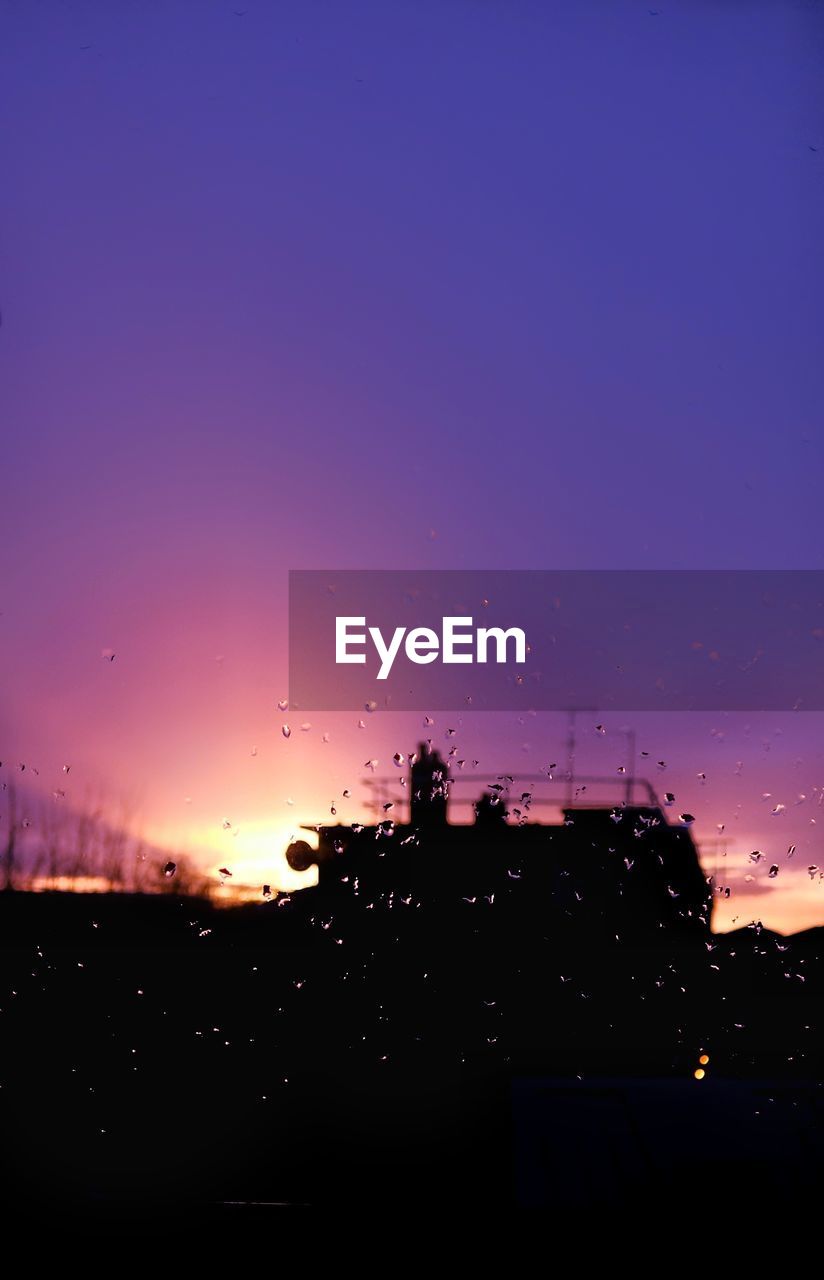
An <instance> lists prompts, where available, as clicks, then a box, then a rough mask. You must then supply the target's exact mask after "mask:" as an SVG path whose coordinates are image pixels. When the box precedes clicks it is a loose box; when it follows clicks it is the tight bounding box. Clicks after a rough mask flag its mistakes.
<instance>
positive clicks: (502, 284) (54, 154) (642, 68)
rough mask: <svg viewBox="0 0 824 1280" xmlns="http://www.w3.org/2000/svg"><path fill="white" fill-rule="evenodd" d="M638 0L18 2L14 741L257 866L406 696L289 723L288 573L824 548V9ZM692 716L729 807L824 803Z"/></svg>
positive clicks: (9, 287) (164, 835)
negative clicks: (225, 825) (342, 717)
mask: <svg viewBox="0 0 824 1280" xmlns="http://www.w3.org/2000/svg"><path fill="white" fill-rule="evenodd" d="M650 7H652V8H656V7H658V6H657V5H653V6H648V4H646V3H637V4H634V3H628V2H626V0H611V2H610V3H606V0H604V2H603V3H586V0H574V2H573V0H569V2H568V3H563V2H561V3H550V4H543V3H541V4H539V3H526V2H524V3H518V2H516V0H510V2H509V3H506V4H504V3H492V2H489V0H488V2H486V3H483V2H480V0H477V2H475V3H469V2H463V3H459V2H457V0H439V2H438V3H435V2H434V0H432V2H431V3H411V2H407V3H400V2H395V0H382V2H381V3H377V2H376V3H371V4H370V3H358V2H354V0H350V2H341V3H334V4H333V3H325V4H324V3H311V2H310V0H301V2H300V3H298V2H294V3H276V4H262V3H255V0H240V2H238V0H229V2H228V3H225V4H218V3H203V4H200V3H198V4H196V3H194V0H190V2H189V3H166V4H163V5H155V4H149V3H147V2H146V0H141V2H137V0H134V2H133V3H123V4H118V5H111V4H106V3H102V2H99V3H87V4H82V3H73V4H71V5H65V4H60V3H57V2H56V0H44V2H43V3H40V4H38V5H36V6H33V5H24V4H11V3H9V2H8V0H5V2H4V3H3V4H2V6H0V152H1V153H2V172H3V175H4V180H5V181H4V193H5V195H4V199H3V201H2V203H1V204H0V243H1V244H2V272H1V273H0V309H2V320H3V324H2V329H0V396H2V402H1V403H0V411H1V412H2V423H3V445H2V455H0V456H2V463H3V475H4V481H5V482H4V485H3V503H2V512H1V514H0V521H1V522H2V539H0V575H1V577H2V582H3V590H2V596H3V599H2V604H0V608H2V618H0V646H1V647H0V656H2V662H3V668H4V671H5V673H6V676H7V679H6V680H5V681H4V694H3V698H2V703H0V716H1V717H2V719H0V736H1V737H2V741H3V742H4V743H5V744H6V745H4V746H3V747H2V750H0V756H3V758H5V756H6V755H8V757H9V758H11V759H17V758H19V759H21V760H25V759H31V760H39V761H41V776H42V777H43V778H44V779H46V778H47V776H48V777H49V778H50V777H51V774H52V773H54V772H55V771H56V770H59V768H60V767H61V764H62V762H63V759H64V757H65V758H70V759H71V760H72V761H73V762H75V765H76V773H75V776H76V777H78V779H79V780H78V783H77V786H78V787H79V786H80V785H81V782H83V784H84V785H87V786H89V787H98V786H99V787H105V788H106V790H107V792H108V793H110V794H121V793H123V792H125V791H129V793H130V794H134V795H135V796H137V797H139V800H140V804H141V805H142V808H143V821H144V825H145V827H146V829H147V830H148V831H149V832H150V834H151V835H152V836H153V837H155V838H157V839H159V840H166V841H168V842H171V843H173V844H175V845H179V844H188V845H189V846H190V847H195V848H198V849H202V850H204V851H205V852H204V857H205V858H206V862H207V863H208V864H209V865H211V863H210V861H209V860H210V857H211V855H212V854H213V858H212V861H215V860H217V861H219V860H221V859H223V858H225V857H226V856H227V855H226V851H225V849H224V846H223V845H222V844H221V840H222V833H221V822H220V820H221V818H222V817H223V816H224V813H226V812H228V811H230V810H231V812H232V813H233V814H236V815H238V816H239V821H240V824H241V827H242V828H244V824H245V830H247V831H249V832H253V833H254V839H251V837H250V841H249V844H248V846H247V847H246V848H245V852H244V853H243V855H242V856H243V858H245V863H244V865H245V866H247V867H249V866H252V865H253V864H254V865H257V863H256V860H257V861H259V863H260V867H261V875H263V869H264V868H267V869H268V867H269V865H270V863H269V862H267V859H270V858H271V857H273V856H274V854H270V852H269V851H270V849H274V850H275V851H276V852H278V853H279V849H280V844H279V841H280V838H281V836H282V833H283V832H284V831H285V829H286V828H287V827H289V826H290V825H292V824H293V823H294V822H296V821H309V820H316V819H319V818H323V817H324V816H326V812H327V805H328V802H329V800H330V799H331V798H332V795H334V794H336V791H335V788H338V789H339V788H340V785H341V781H342V779H343V778H344V777H345V778H346V779H347V782H343V785H347V784H348V785H354V786H355V787H357V785H358V778H359V776H360V773H361V772H362V765H363V761H364V760H365V759H366V758H367V757H368V756H375V755H379V754H380V753H381V751H385V750H388V749H389V747H392V749H393V750H394V749H397V748H401V749H404V750H408V749H409V746H410V745H411V742H412V741H413V740H414V738H415V735H416V734H417V732H418V728H419V719H418V718H415V719H414V721H413V722H409V721H405V722H401V721H400V720H396V721H390V720H389V718H386V720H385V722H384V723H383V724H381V725H378V726H376V725H373V724H370V725H369V727H368V728H367V730H357V729H356V728H355V727H354V726H353V725H351V724H350V723H349V721H346V723H345V724H344V723H338V721H339V717H336V718H334V719H335V723H334V725H331V727H329V732H330V735H331V741H330V743H328V744H320V743H319V742H318V738H319V734H320V732H321V731H323V730H324V729H325V728H326V726H321V725H317V726H314V725H313V729H312V730H311V731H308V732H307V733H306V734H304V735H300V740H299V741H297V740H296V737H293V738H292V739H291V740H290V742H289V743H288V744H286V743H284V742H283V740H279V733H280V719H281V718H282V717H280V714H279V713H278V712H277V710H276V706H275V704H276V701H277V699H278V698H279V697H282V696H284V690H285V683H284V682H285V636H286V622H285V617H284V612H283V611H284V604H285V591H286V571H287V569H288V568H290V567H315V566H326V565H336V566H340V567H354V568H366V567H383V568H392V567H412V568H427V567H431V568H437V567H477V568H486V567H489V568H550V567H569V568H577V567H605V568H606V567H610V568H611V567H615V568H623V567H626V568H664V569H666V568H677V567H696V568H703V567H763V568H770V567H786V568H804V567H810V568H820V567H824V566H822V554H821V545H822V537H821V517H820V510H821V487H822V475H824V466H822V463H823V462H824V458H822V431H821V409H822V404H823V403H824V394H822V390H823V388H822V384H823V383H824V362H822V360H821V358H820V346H821V344H820V337H821V332H822V319H824V270H823V269H822V256H823V255H824V242H823V241H822V237H821V227H822V226H824V112H822V107H824V102H823V101H822V98H824V94H823V93H822V89H821V83H822V81H821V71H822V62H824V14H822V12H821V9H820V7H818V6H814V5H809V4H806V3H801V2H799V3H795V2H790V0H788V2H787V3H783V4H782V3H778V2H777V0H776V2H774V3H763V4H758V3H753V4H748V3H745V2H742V3H739V4H736V5H727V4H721V3H703V4H702V3H689V4H687V3H678V4H675V3H667V2H665V0H662V3H661V6H660V11H659V12H658V13H657V15H656V16H653V15H651V14H650V11H649V10H650ZM236 9H237V10H241V9H243V10H245V12H244V14H243V16H242V17H240V16H237V14H236V13H235V12H234V10H236ZM107 646H111V647H113V648H114V649H115V650H116V651H117V654H118V658H117V661H116V663H114V664H105V663H103V662H101V659H100V652H101V650H102V649H103V648H105V647H107ZM218 658H221V659H222V661H217V659H218ZM350 719H351V717H350ZM682 721H683V718H682V720H679V721H676V720H675V719H670V720H669V721H668V722H667V724H657V725H655V726H654V737H655V741H654V744H653V745H652V749H653V750H654V751H656V752H659V751H660V753H661V754H662V755H670V756H673V757H678V758H679V759H681V758H683V762H682V764H681V765H680V766H679V767H680V769H681V774H680V777H681V778H682V780H683V783H682V785H683V787H685V788H686V789H687V792H688V791H689V789H690V788H691V787H692V785H693V780H694V775H695V774H696V773H697V772H698V771H700V770H703V769H704V768H705V764H706V761H705V754H706V753H705V750H704V748H705V745H706V749H707V751H709V750H710V749H711V751H712V752H714V753H715V754H714V755H713V756H712V759H713V767H714V768H716V769H717V777H718V779H719V781H718V790H717V791H716V792H715V796H714V798H713V800H712V804H711V805H709V804H708V808H707V812H706V823H705V825H706V829H707V830H708V831H709V832H710V833H714V826H715V822H716V821H725V820H727V819H729V816H730V813H731V812H732V810H733V809H734V808H735V805H736V804H738V803H741V804H743V805H744V806H745V808H747V809H748V810H749V809H750V808H751V809H752V811H753V815H754V816H753V818H752V820H751V821H750V820H749V819H748V826H747V836H746V839H747V842H749V841H750V840H752V839H756V838H757V839H758V840H760V841H761V842H762V843H764V844H765V846H766V841H767V840H768V839H772V838H773V837H772V835H771V834H770V833H771V830H772V828H770V826H769V822H768V821H767V820H765V819H763V818H761V817H760V816H759V815H760V814H763V812H764V810H763V808H759V806H761V805H762V800H761V796H762V793H763V792H765V791H770V792H771V793H775V794H778V793H780V795H781V797H782V799H783V798H784V797H785V796H786V798H787V803H788V808H789V806H790V804H792V803H793V798H794V797H795V796H796V795H797V793H799V792H801V793H804V794H805V795H807V796H808V798H809V797H814V795H815V794H818V795H819V796H820V791H819V792H818V793H814V788H815V787H819V788H820V786H821V784H822V781H824V760H823V759H822V737H824V734H823V733H822V718H821V717H818V716H812V715H806V716H800V717H799V716H796V717H791V716H786V717H783V718H781V717H775V716H773V717H766V718H762V720H761V721H759V720H758V718H757V717H756V718H755V720H754V721H753V724H752V725H751V726H750V729H749V731H747V729H746V726H745V725H744V723H743V722H741V723H739V722H738V721H736V724H735V726H734V727H732V728H729V726H728V728H729V732H728V733H727V736H726V737H725V738H724V739H723V743H724V744H726V745H723V746H722V745H720V744H721V739H720V738H719V737H718V734H717V733H716V734H714V735H713V733H712V730H713V729H717V728H718V726H717V725H714V724H709V723H704V722H701V723H699V722H698V721H697V720H695V719H693V718H690V724H689V725H686V724H685V723H682ZM777 730H781V732H780V733H777V732H776V731H777ZM466 734H467V736H468V737H470V738H471V739H472V746H473V750H474V754H476V755H478V756H480V757H481V758H482V761H483V764H484V767H485V766H486V764H487V762H488V763H489V767H490V768H491V769H496V768H499V767H500V768H505V767H507V766H511V765H512V759H511V755H510V754H508V753H511V752H512V751H514V750H518V751H520V750H521V748H522V746H523V741H524V740H525V738H524V735H523V734H522V726H519V725H502V724H501V723H500V720H499V718H494V719H493V718H489V719H484V720H483V721H481V720H480V719H479V720H477V721H470V720H468V721H467V728H466ZM562 737H563V726H562V724H561V722H560V719H559V718H558V717H543V718H542V720H541V726H540V733H539V734H538V735H536V734H535V733H533V732H530V735H529V738H530V740H531V741H532V742H533V743H535V742H537V741H538V739H539V738H540V748H539V747H538V746H535V747H534V751H535V753H536V754H538V753H539V754H540V755H541V757H543V755H544V754H547V753H549V754H552V753H553V750H554V748H553V747H552V746H551V745H550V744H558V743H559V742H560V741H561V739H562ZM365 738H369V745H368V746H364V745H363V741H364V739H365ZM398 739H400V741H397V740H398ZM765 742H769V743H771V749H770V752H765V750H764V746H763V744H764V743H765ZM252 745H255V746H258V748H259V753H258V755H257V756H256V757H254V758H252V757H251V754H250V752H251V747H252ZM596 749H597V750H601V749H604V750H606V748H602V747H598V746H597V744H596V746H595V747H593V750H594V751H595V750H596ZM324 750H326V751H327V753H328V754H327V755H324ZM532 750H533V748H530V751H532ZM390 754H391V751H390ZM524 754H526V755H529V760H528V762H527V763H528V767H529V769H530V770H531V769H533V768H535V767H537V764H538V762H537V760H535V759H533V758H532V756H531V755H530V753H524ZM741 759H743V760H744V761H745V768H744V772H743V773H742V774H741V777H739V778H738V781H733V782H731V781H729V780H730V779H731V778H734V777H736V776H737V775H736V761H738V760H741ZM330 761H334V763H329V762H330ZM524 767H525V768H527V764H525V765H524ZM253 768H254V769H257V773H256V774H255V775H254V776H252V772H251V771H252V769H253ZM750 776H751V777H752V779H753V780H752V782H751V783H750V782H749V781H747V779H748V777H750ZM722 778H723V779H724V780H725V781H724V783H723V785H722V782H721V779H722ZM742 778H743V779H744V781H742ZM765 779H766V782H765ZM51 781H53V779H52V780H51ZM51 781H46V782H44V785H45V786H46V787H47V789H48V788H50V787H51ZM709 785H710V784H709V783H708V784H707V786H709ZM736 788H738V790H739V791H741V789H742V788H743V791H742V794H741V795H740V797H739V799H735V796H736V794H737V792H736ZM673 789H675V790H677V789H678V788H675V787H674V788H673ZM327 792H331V794H330V795H327ZM184 797H189V799H190V800H191V804H189V805H186V806H185V809H184V807H183V798H184ZM287 797H288V798H290V799H293V800H294V801H295V803H294V804H293V805H290V806H288V807H287V806H286V798H287ZM698 802H700V797H698ZM808 802H809V803H813V801H812V800H808ZM696 803H697V802H696ZM722 810H723V812H722ZM802 811H803V813H804V814H805V815H807V813H808V810H807V809H804V806H802V807H801V808H800V809H799V810H798V813H799V814H800V813H802ZM699 816H700V815H699ZM785 816H786V815H785ZM730 820H732V819H730ZM783 820H784V819H783V818H782V819H779V821H783ZM821 820H822V822H824V814H822V816H821ZM793 821H794V822H796V824H797V826H798V830H797V831H796V830H795V828H794V829H793V834H794V836H795V837H796V838H797V839H800V840H803V841H805V842H806V843H805V851H804V855H803V856H804V859H805V865H806V863H808V862H809V863H816V862H818V861H822V862H824V857H823V856H820V855H819V856H815V855H816V854H817V850H818V847H819V845H820V838H819V837H818V835H817V832H816V830H815V828H813V827H812V826H811V823H810V819H809V817H808V816H805V817H804V818H803V819H802V818H798V819H793ZM759 823H762V824H763V826H759ZM799 832H800V835H799ZM699 834H700V833H699ZM238 839H239V841H240V838H238ZM784 843H785V842H784V841H783V836H782V837H781V845H782V849H783V844H784ZM237 847H238V848H239V847H240V845H239V843H238V845H237ZM800 849H801V846H799V857H800V856H802V855H801V852H800ZM807 853H809V854H810V856H809V857H807ZM241 860H242V859H241V858H239V861H241ZM249 874H251V872H250V873H249ZM265 878H269V877H268V876H267V877H265ZM776 883H777V882H776ZM793 883H794V886H795V887H794V888H793V890H792V892H794V893H796V894H799V893H801V887H803V889H804V892H805V893H806V894H807V897H806V898H804V902H805V903H806V904H807V906H805V907H804V908H803V909H802V908H798V909H797V908H796V907H793V908H792V910H793V912H794V913H795V914H794V915H793V919H796V920H801V919H803V920H804V921H805V922H810V920H811V919H812V918H814V917H816V914H817V917H818V918H820V919H821V920H824V891H823V890H821V888H820V886H819V885H818V884H814V883H813V882H811V881H809V879H808V877H807V876H806V875H804V876H798V877H796V880H795V881H794V882H793ZM782 892H783V893H784V894H789V893H790V892H791V891H790V889H787V890H781V889H779V888H774V889H772V890H771V895H772V896H771V901H774V902H775V903H776V904H777V905H775V907H774V908H773V910H774V912H775V913H776V914H775V916H774V918H775V919H776V920H778V919H779V916H780V917H781V919H782V920H786V919H788V918H789V916H788V915H787V911H786V910H784V908H783V907H782V906H781V905H780V902H781V901H783V899H781V893H782ZM742 893H743V890H742ZM766 897H767V895H766V894H763V895H760V896H759V898H758V908H757V913H758V914H761V915H762V916H763V917H764V918H765V919H766V918H767V915H765V908H764V907H763V906H762V899H764V898H766ZM819 904H821V906H819ZM742 910H745V908H742ZM755 910H756V908H755V906H752V909H750V905H749V904H748V906H747V908H746V912H747V913H748V914H747V918H749V917H750V916H751V915H752V914H753V911H755ZM782 911H784V915H783V916H782V915H781V912H782ZM767 914H768V913H767Z"/></svg>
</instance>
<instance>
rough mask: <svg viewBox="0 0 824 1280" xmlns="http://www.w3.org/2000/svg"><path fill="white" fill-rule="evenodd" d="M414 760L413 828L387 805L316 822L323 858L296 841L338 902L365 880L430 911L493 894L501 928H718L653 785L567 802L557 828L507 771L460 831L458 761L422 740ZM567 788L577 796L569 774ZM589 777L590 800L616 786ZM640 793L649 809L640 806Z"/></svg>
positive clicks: (692, 853)
mask: <svg viewBox="0 0 824 1280" xmlns="http://www.w3.org/2000/svg"><path fill="white" fill-rule="evenodd" d="M410 765H411V768H410V773H409V811H410V818H409V822H408V823H397V824H396V823H395V822H394V821H393V820H392V817H391V814H392V812H393V810H394V807H395V806H394V805H393V804H392V803H391V802H387V803H386V804H384V805H383V810H384V811H385V815H386V816H385V817H384V818H382V819H381V820H379V821H378V822H376V823H375V824H374V825H370V826H361V825H360V824H352V825H344V824H336V825H332V826H329V825H320V826H317V827H315V828H313V829H314V830H316V831H317V832H318V836H319V847H318V849H317V851H314V850H310V849H309V846H308V845H307V844H306V843H305V842H304V841H298V842H295V843H294V844H293V845H291V846H290V848H289V850H288V851H287V859H288V861H289V863H290V865H291V866H292V867H294V868H295V869H298V870H305V869H306V866H307V865H309V863H310V861H312V862H316V863H317V865H318V873H319V888H320V889H321V890H323V891H325V893H326V894H328V895H330V896H331V897H332V898H334V896H335V891H336V889H340V890H341V891H343V890H344V887H345V889H346V892H347V893H348V892H349V891H350V887H351V885H352V883H353V882H354V881H356V882H357V884H358V885H359V887H360V889H361V891H362V892H363V893H364V894H365V895H366V896H367V897H370V898H372V899H377V898H379V897H380V896H381V895H382V894H383V895H386V894H389V893H393V894H395V895H411V897H412V898H413V899H415V900H416V901H420V902H426V903H430V904H431V903H434V902H437V901H442V902H446V901H449V900H450V899H451V900H453V901H454V900H456V899H463V900H464V901H466V902H470V903H471V902H472V901H473V900H475V899H476V898H479V897H481V896H483V897H485V898H487V900H489V901H490V902H493V901H494V902H495V904H496V905H497V906H498V907H499V908H500V916H499V918H500V919H501V923H502V924H503V923H504V920H505V919H506V917H509V918H508V923H509V925H510V926H513V924H514V919H513V917H518V918H519V919H520V920H521V921H522V923H523V924H524V925H528V924H529V923H530V921H532V922H534V923H535V925H536V926H539V927H540V928H541V929H542V930H544V931H545V930H546V928H547V927H548V926H549V925H551V927H552V928H553V930H554V931H555V932H556V933H561V934H562V933H567V932H574V933H580V934H586V935H587V936H590V935H593V934H598V933H606V934H610V935H615V934H619V935H620V936H621V937H622V938H627V937H631V936H638V935H643V934H650V933H654V932H656V931H659V930H666V931H677V932H679V933H683V932H685V931H686V932H689V933H693V934H695V933H706V932H707V931H708V930H709V927H710V912H711V904H712V890H711V886H710V884H709V883H708V880H707V878H706V877H705V875H704V873H703V871H702V869H701V866H700V863H699V860H698V855H697V851H696V848H695V845H694V843H693V840H692V838H691V835H690V831H689V829H688V827H687V826H685V825H674V824H670V823H669V822H668V821H667V819H666V816H665V814H664V810H663V808H662V807H661V805H660V803H659V801H658V798H657V796H656V795H655V792H654V790H653V788H652V787H651V786H650V784H649V783H647V782H645V781H640V782H639V781H637V780H636V779H634V778H629V779H624V778H622V779H621V786H622V792H623V794H622V798H621V800H620V801H619V803H617V804H616V805H614V806H609V805H605V804H603V803H589V802H587V803H584V802H580V803H576V804H574V805H573V804H569V803H568V802H567V801H565V802H564V804H563V807H562V808H561V815H562V818H561V821H560V823H556V824H550V823H543V822H538V821H533V820H531V816H530V814H531V809H532V806H533V803H536V801H535V795H534V789H533V790H526V791H524V792H522V793H520V798H519V800H518V803H517V805H513V808H512V811H511V812H510V810H509V809H508V808H507V803H511V798H510V797H509V794H508V793H509V790H510V788H511V786H512V785H513V784H514V781H515V779H514V778H513V777H512V776H509V775H500V777H499V779H498V780H496V781H495V782H493V783H491V784H490V785H489V786H488V788H487V789H486V791H485V792H484V793H483V794H482V795H481V797H480V798H479V799H478V800H477V802H476V803H475V805H474V817H475V820H474V822H472V823H467V824H452V823H450V822H449V817H448V807H449V797H450V790H451V788H452V786H453V785H454V781H455V780H454V779H452V778H451V777H450V772H449V768H448V765H447V763H446V762H445V761H444V760H443V759H442V757H441V756H440V755H439V753H438V752H437V751H436V750H433V749H432V748H431V747H430V746H428V745H427V744H421V745H420V746H419V748H418V751H417V752H416V753H415V754H414V755H413V756H411V757H410ZM464 780H465V779H461V781H464ZM466 781H468V779H467V780H466ZM540 781H541V782H544V783H545V782H547V781H548V779H547V778H546V777H543V778H541V779H540ZM559 781H561V782H562V783H563V784H564V785H565V786H566V787H567V791H568V793H569V791H570V780H569V778H568V777H565V778H562V779H560V780H559ZM580 781H581V786H580V787H578V792H579V794H580V795H584V794H592V792H591V791H588V787H589V784H590V783H593V782H594V783H596V784H598V783H601V784H604V783H607V782H614V779H597V778H595V779H594V778H590V779H588V780H587V782H586V783H584V782H583V781H582V780H580ZM639 789H642V790H644V791H645V792H646V797H645V800H646V802H645V803H636V802H635V798H634V797H635V792H636V791H637V790H639ZM537 803H545V801H544V802H537ZM511 818H513V819H515V820H514V821H510V819H511Z"/></svg>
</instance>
